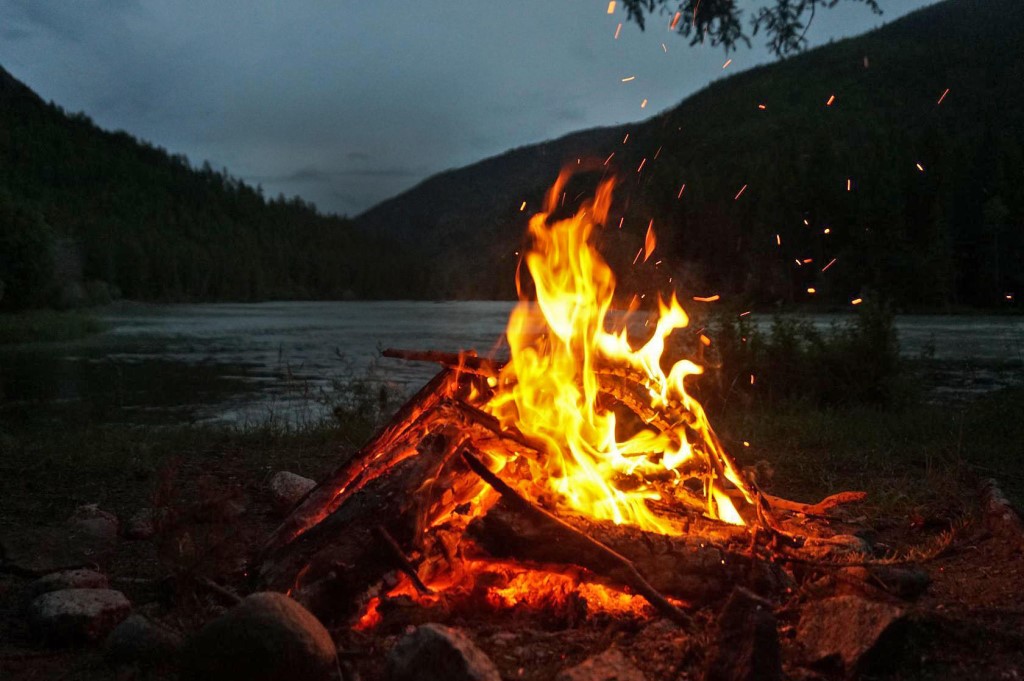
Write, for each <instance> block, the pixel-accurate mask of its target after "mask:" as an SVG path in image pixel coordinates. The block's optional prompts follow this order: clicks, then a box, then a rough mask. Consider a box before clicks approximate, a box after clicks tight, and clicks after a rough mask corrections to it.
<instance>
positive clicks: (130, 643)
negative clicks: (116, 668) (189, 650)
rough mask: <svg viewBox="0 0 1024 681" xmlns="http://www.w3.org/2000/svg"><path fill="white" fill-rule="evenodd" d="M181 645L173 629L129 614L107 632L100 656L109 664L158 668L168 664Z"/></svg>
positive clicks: (172, 660)
mask: <svg viewBox="0 0 1024 681" xmlns="http://www.w3.org/2000/svg"><path fill="white" fill-rule="evenodd" d="M181 645H182V639H181V636H180V635H178V634H177V633H176V632H174V631H172V630H170V629H168V628H167V627H164V626H162V625H160V624H156V623H155V622H152V621H150V620H149V619H147V618H145V617H143V616H142V615H129V616H128V617H127V618H126V619H125V620H124V621H122V622H121V623H120V624H118V625H117V626H116V627H114V630H113V631H111V632H110V636H108V637H107V642H106V644H105V646H104V648H105V649H104V655H105V657H106V658H107V661H108V662H111V663H113V664H138V665H142V666H150V667H158V666H164V665H169V664H172V663H173V662H174V661H175V660H176V658H177V656H178V653H179V652H180V651H181Z"/></svg>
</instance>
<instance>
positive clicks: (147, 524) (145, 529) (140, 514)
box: [124, 508, 157, 541]
mask: <svg viewBox="0 0 1024 681" xmlns="http://www.w3.org/2000/svg"><path fill="white" fill-rule="evenodd" d="M156 525H157V512H156V511H154V510H153V509H151V508H140V509H139V510H138V511H137V512H136V513H135V515H133V516H132V517H131V519H130V520H129V521H128V523H127V524H126V525H125V528H124V538H125V539H130V540H132V541H138V540H143V539H152V538H153V536H154V535H156Z"/></svg>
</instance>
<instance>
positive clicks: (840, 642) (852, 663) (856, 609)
mask: <svg viewBox="0 0 1024 681" xmlns="http://www.w3.org/2000/svg"><path fill="white" fill-rule="evenodd" d="M905 624H906V613H905V611H904V610H903V609H902V608H899V607H896V606H894V605H889V604H887V603H878V602H875V601H869V600H865V599H864V598H860V597H858V596H836V597H834V598H826V599H823V600H820V601H812V602H811V603H808V604H807V605H806V606H805V607H804V610H803V613H802V614H801V615H800V624H799V625H798V626H797V641H798V642H799V643H800V644H801V645H802V646H803V648H804V652H805V654H806V660H807V662H808V663H809V664H811V665H814V666H819V667H826V668H833V667H838V668H839V669H840V670H841V671H844V672H845V673H847V674H853V673H861V672H864V671H868V670H870V669H871V668H872V667H874V666H875V664H876V663H877V662H878V661H880V660H882V659H886V658H888V657H890V656H891V654H892V653H894V652H896V651H898V649H899V648H900V646H901V644H902V642H903V638H904V634H905V630H906V626H905Z"/></svg>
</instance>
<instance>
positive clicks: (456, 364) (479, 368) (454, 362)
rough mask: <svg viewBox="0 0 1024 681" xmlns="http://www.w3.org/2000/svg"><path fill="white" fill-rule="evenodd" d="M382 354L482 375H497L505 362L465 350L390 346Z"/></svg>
mask: <svg viewBox="0 0 1024 681" xmlns="http://www.w3.org/2000/svg"><path fill="white" fill-rule="evenodd" d="M381 355H383V356H384V357H391V358H393V359H404V360H407V361H410V362H435V363H437V364H440V365H441V366H445V367H448V368H449V369H461V370H463V371H466V372H468V373H471V374H479V375H481V376H497V375H498V372H499V371H501V367H502V366H503V364H502V363H501V362H497V361H495V360H492V359H487V358H486V357H477V356H476V355H470V354H466V353H463V352H441V351H438V350H401V349H398V348H388V349H387V350H384V351H383V352H382V353H381Z"/></svg>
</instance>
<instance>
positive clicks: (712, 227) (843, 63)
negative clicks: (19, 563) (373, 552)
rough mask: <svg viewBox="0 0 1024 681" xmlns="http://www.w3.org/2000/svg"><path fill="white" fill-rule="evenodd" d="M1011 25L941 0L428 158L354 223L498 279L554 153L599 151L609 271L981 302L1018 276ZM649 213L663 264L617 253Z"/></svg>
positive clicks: (787, 290)
mask: <svg viewBox="0 0 1024 681" xmlns="http://www.w3.org/2000/svg"><path fill="white" fill-rule="evenodd" d="M1021 35H1024V3H1021V2H1019V0H949V1H947V2H944V3H940V4H937V5H934V6H932V7H929V8H926V9H924V10H921V11H918V12H916V13H914V14H911V15H908V16H907V17H904V18H902V19H900V20H899V21H896V22H893V23H892V24H890V25H888V26H885V27H883V28H881V29H879V30H876V31H873V32H871V33H868V34H866V35H864V36H861V37H858V38H854V39H850V40H845V41H842V42H839V43H835V44H831V45H828V46H824V47H821V48H818V49H816V50H813V51H810V52H808V53H806V54H803V55H800V56H798V57H796V58H793V59H789V60H786V61H782V62H778V63H775V64H772V65H769V66H765V67H760V68H756V69H753V70H751V71H748V72H745V73H741V74H738V75H736V76H734V77H731V78H728V79H726V80H723V81H720V82H717V83H714V84H713V85H711V86H710V87H708V88H706V89H704V90H703V91H701V92H699V93H697V94H695V95H694V96H692V97H690V98H689V99H687V100H686V101H684V102H682V103H681V104H680V105H679V106H677V107H676V108H674V109H672V110H670V111H667V112H664V113H662V114H660V115H658V116H656V117H654V118H651V119H649V120H647V121H644V122H642V123H637V124H633V125H629V126H623V127H621V128H611V129H600V130H591V131H586V132H581V133H576V134H573V135H569V136H567V137H565V138H562V139H559V140H555V141H552V142H547V143H544V144H540V145H534V146H530V147H523V148H520V149H516V150H513V151H510V152H508V153H506V154H503V155H501V156H498V157H495V158H492V159H487V160H485V161H482V162H480V163H477V164H474V165H472V166H468V167H466V168H462V169H458V170H452V171H448V172H446V173H442V174H440V175H438V176H435V177H433V178H430V179H428V180H426V181H425V182H423V183H422V184H420V185H419V186H417V187H415V188H413V189H411V190H409V191H408V192H405V193H404V194H402V195H400V196H397V197H395V198H393V199H391V200H389V201H385V202H384V203H382V204H380V205H378V206H376V207H375V208H373V209H371V210H369V211H367V212H366V213H364V214H363V215H361V216H359V217H358V218H357V219H356V224H357V226H359V227H360V228H363V229H365V230H368V231H371V232H374V233H386V234H391V235H396V236H399V237H400V238H402V239H403V240H406V241H407V242H408V243H411V244H416V245H417V246H419V247H422V248H424V249H425V250H426V251H428V252H429V253H431V254H432V256H433V257H434V264H435V265H436V267H437V270H438V274H437V275H436V277H435V282H436V285H437V286H440V287H442V290H443V293H445V294H447V295H495V294H502V295H507V294H510V293H511V282H512V278H513V272H514V269H515V262H516V258H515V257H514V251H515V250H517V249H518V248H519V246H520V244H521V235H522V232H523V228H524V224H525V217H526V215H527V214H528V213H529V212H530V211H531V210H535V209H536V208H537V206H538V205H539V200H540V197H541V196H542V194H543V192H544V190H545V189H546V188H547V186H549V185H550V184H551V182H552V181H553V180H554V177H555V175H556V173H557V170H558V168H559V167H560V166H561V165H562V164H563V163H566V162H569V163H573V162H575V159H576V158H577V157H579V156H587V157H593V158H598V159H602V160H603V159H604V158H606V157H607V156H608V155H609V154H611V153H612V152H615V156H614V158H613V160H612V162H611V164H610V165H614V166H615V169H616V172H617V173H618V175H619V176H620V179H621V181H620V184H619V189H618V191H617V196H618V206H617V213H616V214H615V215H614V216H613V219H612V221H611V222H612V223H613V224H612V226H613V227H614V226H616V225H617V223H618V219H619V217H620V216H621V217H624V218H625V220H624V229H623V230H622V231H621V232H619V231H618V230H614V229H611V230H607V232H606V236H605V241H606V243H605V252H606V254H607V255H608V257H609V258H610V259H611V260H612V261H613V264H615V265H616V267H617V269H618V271H620V272H622V273H623V275H624V278H625V279H626V280H627V281H626V284H627V287H632V288H634V289H640V290H644V289H649V288H652V287H661V288H664V287H665V285H666V284H667V278H668V277H669V276H672V277H673V278H674V282H673V283H674V284H676V285H678V284H680V283H683V284H684V288H688V289H692V290H693V291H715V292H720V293H722V294H723V295H728V296H730V297H731V298H732V299H734V300H742V301H743V303H744V304H746V303H747V302H751V303H762V304H766V303H772V302H778V301H799V300H805V299H807V298H808V297H809V296H810V294H808V293H807V288H808V287H813V288H815V289H816V293H815V294H814V297H815V299H816V300H823V301H829V302H832V303H845V302H846V301H848V300H849V299H850V298H851V297H854V296H856V295H859V294H860V293H862V291H864V290H867V289H875V290H884V291H885V292H886V293H888V294H890V295H891V296H892V297H894V298H895V299H896V300H897V301H898V302H899V303H900V304H901V305H903V306H905V307H913V308H926V307H929V308H930V307H943V306H948V305H951V304H973V305H987V306H991V305H996V304H999V303H1001V302H1005V296H1006V294H1008V293H1016V292H1018V291H1021V289H1024V267H1021V265H1020V263H1021V262H1024V191H1022V182H1021V179H1022V178H1024V153H1022V149H1024V51H1022V50H1021V49H1020V48H1019V42H1020V36H1021ZM947 88H948V89H949V94H948V95H947V96H946V97H945V98H944V99H943V101H942V104H941V105H939V104H937V101H938V99H939V97H940V96H941V95H942V94H943V92H944V91H945V90H946V89H947ZM833 94H834V95H835V100H834V102H833V103H832V104H831V106H829V105H827V102H828V100H829V98H830V96H832V95H833ZM759 104H764V105H765V109H764V110H762V109H760V108H759V107H758V105H759ZM627 132H628V133H629V139H628V141H627V142H626V143H623V138H624V137H625V135H626V133H627ZM644 159H646V161H644ZM641 162H643V168H642V170H641V171H640V172H637V169H638V167H639V166H640V164H641ZM917 164H920V165H921V167H922V168H924V171H923V172H922V171H921V170H919V169H918V168H917ZM847 180H849V181H850V191H847ZM683 183H686V189H685V191H684V192H683V194H682V198H678V196H679V190H680V187H681V185H682V184H683ZM744 186H746V189H745V190H744V192H743V194H742V195H741V196H740V197H739V199H738V200H735V199H734V197H735V196H736V194H737V193H738V192H739V191H740V189H741V188H742V187H744ZM570 194H574V193H573V192H570ZM572 199H573V196H569V197H568V200H569V202H570V203H571V201H572ZM523 200H526V201H527V202H528V210H527V211H526V213H520V212H519V208H520V204H521V203H522V201H523ZM650 219H653V220H654V223H655V227H656V229H657V231H658V234H659V238H660V243H661V246H660V249H659V251H658V253H659V256H661V257H662V258H665V262H664V263H663V264H662V265H660V266H657V267H655V265H654V264H653V263H654V261H655V259H652V262H651V263H650V264H649V265H648V266H645V267H641V266H638V267H635V268H634V267H631V266H630V263H631V261H632V259H633V256H634V254H635V253H636V250H637V248H638V247H639V246H640V244H641V243H642V239H643V234H644V232H645V230H646V227H647V225H648V222H649V220H650ZM805 220H806V224H805ZM826 228H827V229H828V230H829V232H828V234H826V233H825V229H826ZM776 235H778V239H777V238H776ZM779 241H781V246H780V245H779V243H778V242H779ZM833 258H836V263H835V264H834V265H832V266H831V267H829V269H828V270H827V271H825V272H824V273H823V272H821V269H822V268H823V267H824V266H825V265H826V264H827V263H828V262H829V261H831V260H832V259H833ZM807 259H812V262H810V263H804V262H803V261H804V260H807ZM797 261H800V262H799V264H798V263H797ZM669 263H673V264H674V266H675V267H674V269H671V270H669V269H668V267H669Z"/></svg>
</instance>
